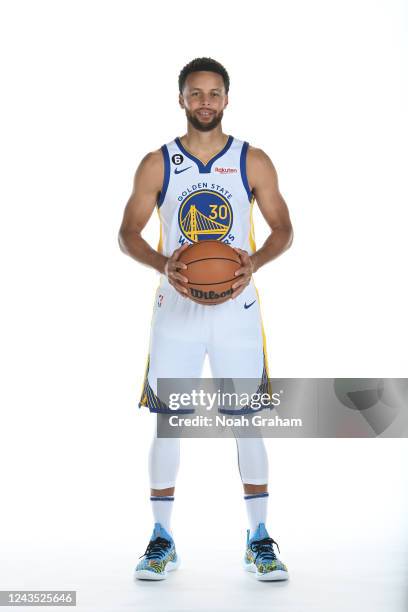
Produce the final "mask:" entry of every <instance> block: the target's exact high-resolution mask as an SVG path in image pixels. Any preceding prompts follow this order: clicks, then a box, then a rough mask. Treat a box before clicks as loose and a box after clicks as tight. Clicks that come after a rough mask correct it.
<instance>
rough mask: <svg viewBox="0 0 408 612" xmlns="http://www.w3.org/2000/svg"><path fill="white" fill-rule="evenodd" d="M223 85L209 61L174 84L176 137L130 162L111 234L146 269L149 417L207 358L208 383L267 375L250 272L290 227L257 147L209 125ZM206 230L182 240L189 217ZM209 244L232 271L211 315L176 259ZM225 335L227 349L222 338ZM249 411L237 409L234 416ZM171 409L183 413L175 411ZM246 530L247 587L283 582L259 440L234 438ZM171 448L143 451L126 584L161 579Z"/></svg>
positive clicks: (164, 442) (172, 475) (174, 563)
mask: <svg viewBox="0 0 408 612" xmlns="http://www.w3.org/2000/svg"><path fill="white" fill-rule="evenodd" d="M229 84H230V82H229V76H228V73H227V71H226V70H225V68H224V67H223V66H222V65H221V64H220V63H218V62H216V61H215V60H213V59H211V58H198V59H194V60H193V61H191V62H190V63H189V64H187V65H186V66H185V67H184V68H183V69H182V71H181V72H180V75H179V104H180V107H181V108H182V109H184V111H185V114H186V117H187V133H186V134H184V136H181V137H180V138H175V139H174V140H172V141H171V142H169V143H168V144H167V145H163V146H162V147H161V148H160V149H158V150H156V151H153V152H151V153H148V154H147V155H146V156H145V157H144V158H143V160H142V161H141V163H140V165H139V167H138V169H137V171H136V174H135V179H134V188H133V192H132V194H131V196H130V199H129V201H128V203H127V206H126V209H125V212H124V217H123V222H122V225H121V228H120V233H119V243H120V247H121V249H122V251H123V252H124V253H126V254H127V255H129V256H131V257H133V258H134V259H136V260H137V261H139V262H141V263H143V264H145V265H148V266H151V267H152V268H153V269H155V270H157V271H158V272H159V273H160V275H161V277H160V285H159V288H158V289H157V293H156V299H155V304H154V311H153V319H152V325H151V336H150V347H149V352H148V360H147V368H146V374H145V380H144V385H143V391H142V396H141V400H140V404H139V406H147V407H148V408H149V410H150V411H151V412H152V413H156V414H157V418H160V414H161V413H166V412H169V408H168V407H167V406H166V405H165V404H164V403H163V402H162V401H161V400H160V398H159V397H158V396H157V379H158V378H199V377H200V376H201V372H202V367H203V362H204V358H205V355H206V354H208V358H209V362H210V366H211V371H212V375H213V376H214V377H216V378H222V377H231V378H239V377H242V378H254V379H262V380H264V379H265V378H266V377H268V369H267V356H266V346H265V341H264V332H263V325H262V320H261V314H260V307H259V300H258V294H257V291H256V288H255V286H254V282H253V278H252V276H253V274H254V273H255V272H256V271H257V270H259V268H260V267H261V266H264V265H265V264H266V263H268V262H270V261H272V260H273V259H275V258H276V257H278V256H279V255H280V254H281V253H283V252H284V251H285V250H286V249H288V248H289V247H290V245H291V243H292V235H293V234H292V226H291V222H290V218H289V213H288V209H287V206H286V203H285V201H284V199H283V197H282V195H281V194H280V192H279V188H278V179H277V174H276V170H275V168H274V165H273V164H272V162H271V160H270V159H269V157H268V156H267V155H266V154H265V153H264V152H263V151H262V150H261V149H257V148H254V147H252V146H249V145H248V143H247V142H243V141H241V140H239V139H237V138H234V137H233V136H229V135H227V134H224V132H223V131H222V127H221V120H222V117H223V112H224V110H225V108H226V107H227V104H228V90H229ZM255 200H256V202H257V204H258V206H259V208H260V210H261V212H262V215H263V217H264V218H265V220H266V222H267V223H268V225H269V227H270V230H271V233H270V235H269V236H268V238H267V240H266V241H265V243H264V244H263V245H262V246H261V248H259V249H256V246H255V239H254V229H253V223H252V207H253V205H254V202H255ZM193 207H194V214H195V218H196V220H197V219H199V220H200V219H201V221H202V223H203V224H206V228H207V229H210V233H202V234H200V224H199V223H198V222H197V224H196V226H195V231H194V234H193V233H192V232H191V227H190V226H189V222H188V220H189V212H190V211H191V210H193ZM154 208H157V211H158V214H159V218H160V224H161V227H160V241H159V245H158V248H157V250H155V249H153V248H152V247H151V246H150V245H149V244H148V243H147V242H146V241H145V240H144V239H143V238H142V235H141V234H142V230H143V228H144V227H145V225H146V223H147V222H148V220H149V218H150V216H151V214H152V212H153V210H154ZM206 238H212V239H216V240H220V241H222V242H224V243H227V244H229V245H231V246H232V247H233V248H234V249H235V250H236V252H237V253H239V255H240V259H241V262H242V266H241V268H240V269H239V270H238V271H237V273H236V274H237V280H236V282H235V283H234V285H233V293H232V296H231V299H229V300H227V301H226V302H224V303H222V304H217V305H215V306H209V305H202V304H198V303H196V302H194V301H192V300H190V298H189V297H188V295H187V289H186V282H187V278H186V277H185V276H184V275H183V270H185V268H186V266H185V265H184V264H183V263H182V262H180V261H179V256H180V253H181V252H182V251H183V250H185V249H186V248H187V247H188V245H189V244H192V243H193V242H194V241H195V240H197V239H198V240H201V239H203V240H205V239H206ZM225 338H228V342H225V341H224V339H225ZM245 410H247V411H251V410H252V408H247V409H237V410H236V411H235V412H234V414H235V413H236V412H238V413H239V414H241V413H242V412H245ZM179 412H192V410H189V409H188V408H187V409H184V410H180V411H179ZM236 442H237V452H238V466H239V471H240V476H241V479H242V482H243V489H244V499H245V503H246V508H247V514H248V522H249V529H248V530H247V538H246V553H245V556H244V567H245V569H247V570H248V571H252V572H254V573H255V576H256V577H257V578H258V579H259V580H286V579H287V578H288V572H287V568H286V566H285V565H284V563H282V562H281V561H280V560H279V559H278V557H277V556H276V553H275V550H274V545H275V544H276V542H275V541H274V540H273V539H272V537H270V535H269V533H268V531H267V529H266V522H267V502H268V458H267V453H266V449H265V446H264V441H263V439H262V438H236ZM179 449H180V440H179V439H170V438H158V437H157V432H156V435H155V436H154V439H153V441H152V445H151V449H150V454H149V476H150V486H151V497H150V500H151V505H152V510H153V517H154V528H153V533H152V536H151V539H150V542H149V545H148V546H147V549H146V551H145V554H144V555H143V556H142V560H141V561H140V562H139V563H138V565H137V567H136V570H135V576H136V577H137V578H141V579H151V580H162V579H164V578H166V577H167V572H168V571H169V570H173V569H176V568H177V567H178V564H179V558H178V556H177V553H176V548H175V544H174V540H173V532H172V529H171V522H170V518H171V514H172V509H173V504H174V490H175V482H176V476H177V472H178V467H179Z"/></svg>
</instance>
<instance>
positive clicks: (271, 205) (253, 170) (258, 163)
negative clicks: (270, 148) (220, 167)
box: [247, 147, 293, 272]
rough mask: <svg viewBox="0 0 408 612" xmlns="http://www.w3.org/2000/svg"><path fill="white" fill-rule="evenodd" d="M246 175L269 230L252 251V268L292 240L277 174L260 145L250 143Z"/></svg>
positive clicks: (280, 251)
mask: <svg viewBox="0 0 408 612" xmlns="http://www.w3.org/2000/svg"><path fill="white" fill-rule="evenodd" d="M247 176H248V182H249V186H250V188H251V189H252V191H253V194H254V195H255V199H256V201H257V204H258V206H259V210H260V211H261V213H262V215H263V217H264V219H265V221H266V222H267V224H268V225H269V227H270V229H271V233H270V235H269V236H268V238H267V239H266V241H265V242H264V244H263V245H262V247H261V248H260V249H258V250H257V251H256V252H255V253H254V254H253V255H251V259H252V262H253V268H254V269H253V271H254V272H256V271H257V270H259V268H260V267H261V266H263V265H265V264H266V263H268V262H269V261H272V260H273V259H276V257H279V255H281V254H282V253H283V252H284V251H286V250H287V249H288V248H289V247H290V246H291V244H292V241H293V229H292V224H291V222H290V217H289V210H288V207H287V205H286V202H285V200H284V199H283V197H282V195H281V193H280V191H279V185H278V175H277V173H276V170H275V167H274V165H273V163H272V161H271V160H270V158H269V157H268V156H267V155H266V153H264V152H263V151H262V150H261V149H255V148H254V147H249V149H248V154H247Z"/></svg>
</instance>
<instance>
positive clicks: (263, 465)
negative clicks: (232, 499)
mask: <svg viewBox="0 0 408 612" xmlns="http://www.w3.org/2000/svg"><path fill="white" fill-rule="evenodd" d="M236 443H237V453H238V468H239V472H240V475H241V480H242V484H243V487H244V499H245V504H246V509H247V514H248V522H249V526H250V537H251V538H252V536H253V535H254V534H255V532H256V530H257V528H258V525H259V523H264V524H266V519H267V510H268V496H269V493H268V467H269V465H268V455H267V452H266V448H265V443H264V440H263V438H239V437H236Z"/></svg>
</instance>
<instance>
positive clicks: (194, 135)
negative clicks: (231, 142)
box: [180, 123, 228, 153]
mask: <svg viewBox="0 0 408 612" xmlns="http://www.w3.org/2000/svg"><path fill="white" fill-rule="evenodd" d="M180 140H181V142H182V144H183V145H184V146H185V147H186V149H189V150H196V151H201V152H207V151H208V152H210V153H211V152H212V151H214V150H219V149H222V148H223V147H224V146H225V144H226V142H227V140H228V135H227V134H224V132H223V131H222V127H221V124H219V125H217V127H215V128H214V129H213V130H210V131H209V132H201V131H200V130H197V129H196V128H195V127H193V126H192V125H191V124H190V123H188V125H187V134H184V136H182V137H181V138H180Z"/></svg>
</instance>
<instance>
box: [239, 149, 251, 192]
mask: <svg viewBox="0 0 408 612" xmlns="http://www.w3.org/2000/svg"><path fill="white" fill-rule="evenodd" d="M248 146H249V144H248V143H247V142H244V144H243V145H242V149H241V158H240V162H239V166H240V170H241V178H242V182H243V184H244V187H245V191H246V192H247V196H248V200H249V201H251V198H252V192H251V190H250V188H249V183H248V177H247V170H246V160H247V153H248Z"/></svg>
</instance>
